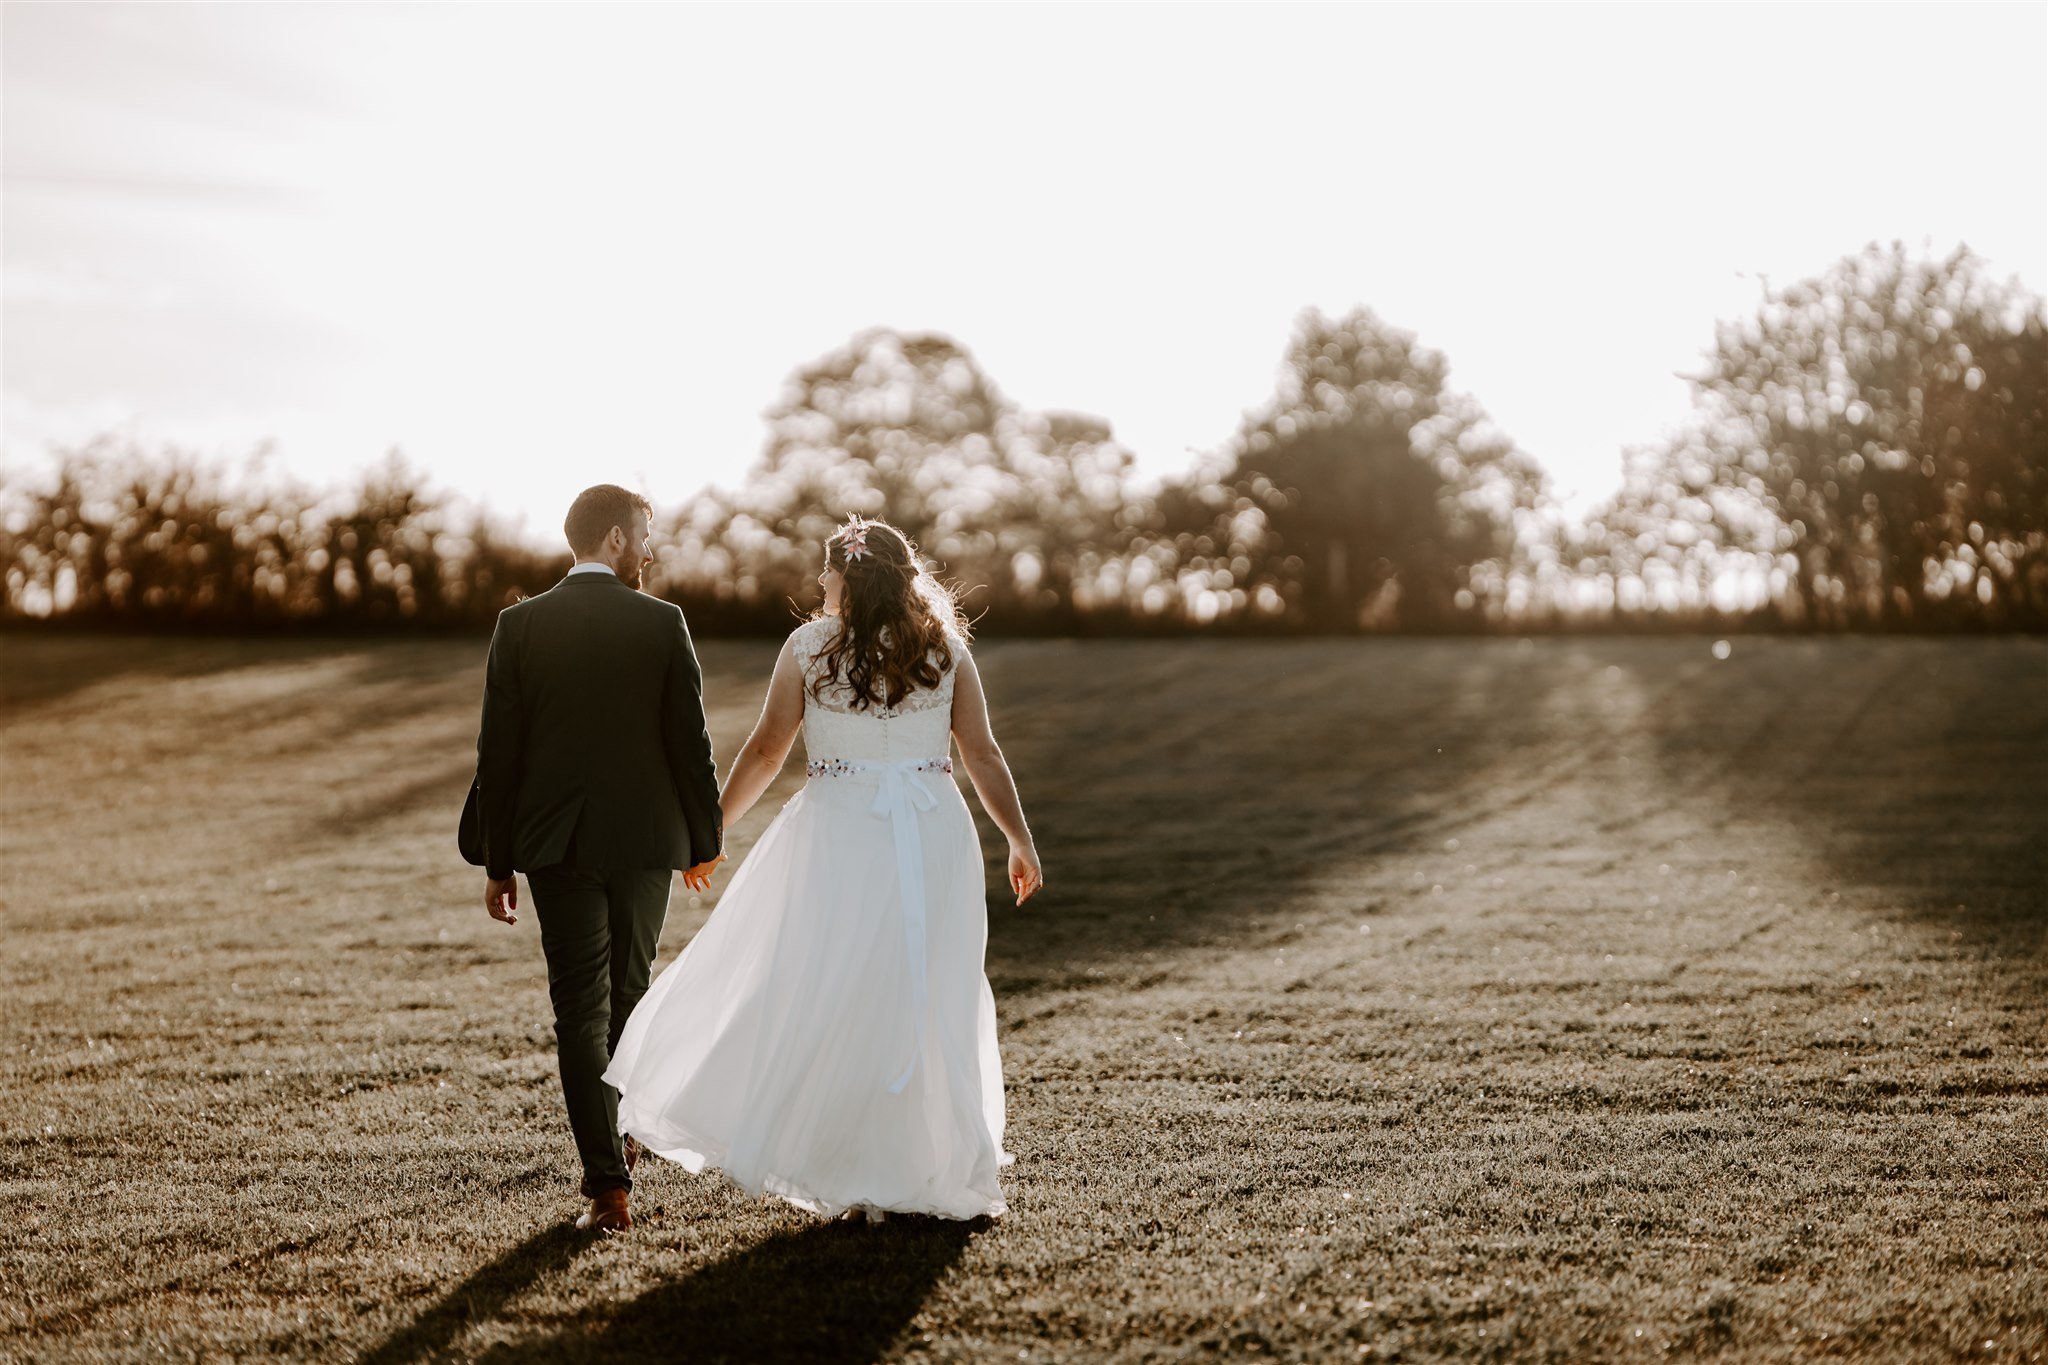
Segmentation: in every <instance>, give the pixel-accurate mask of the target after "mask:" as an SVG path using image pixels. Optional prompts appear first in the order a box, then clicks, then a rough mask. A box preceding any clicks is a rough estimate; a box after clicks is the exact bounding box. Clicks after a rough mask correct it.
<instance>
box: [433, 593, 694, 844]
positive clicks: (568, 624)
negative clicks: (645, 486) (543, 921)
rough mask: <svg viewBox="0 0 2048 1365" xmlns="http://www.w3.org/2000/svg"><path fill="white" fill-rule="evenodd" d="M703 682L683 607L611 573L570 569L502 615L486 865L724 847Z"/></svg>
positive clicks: (485, 811) (484, 733) (490, 672)
mask: <svg viewBox="0 0 2048 1365" xmlns="http://www.w3.org/2000/svg"><path fill="white" fill-rule="evenodd" d="M703 685H704V683H703V674H702V672H701V671H700V670H699V668H698V666H697V651H696V650H695V649H694V648H693V647H692V646H691V644H690V631H689V627H688V626H687V625H685V624H684V622H683V613H682V611H681V610H680V609H678V608H677V607H676V606H675V605H674V604H672V603H669V602H664V601H662V600H661V599H660V598H658V597H650V596H648V595H647V594H645V593H643V592H640V591H638V590H637V589H634V588H629V587H627V586H626V585H625V584H624V583H622V582H620V581H619V579H618V578H617V577H616V576H614V575H612V574H610V573H582V574H571V575H569V576H568V577H566V578H564V579H563V580H562V581H561V582H559V583H557V584H555V586H554V587H552V588H549V589H548V590H547V591H546V592H544V593H541V594H540V595H539V596H537V597H529V598H527V599H526V600H525V601H523V602H519V603H515V604H514V605H512V606H509V607H507V608H505V610H503V611H501V612H499V613H498V625H497V630H496V632H495V633H494V634H493V635H492V636H491V654H490V660H489V662H488V663H487V665H486V666H485V670H484V715H483V728H482V730H481V731H480V732H479V734H478V735H477V741H476V750H477V778H476V785H475V789H474V791H473V792H472V795H473V797H474V798H475V802H476V806H475V810H476V816H477V819H476V822H475V828H476V829H477V831H478V832H480V834H481V844H482V848H481V850H480V852H481V855H482V856H481V858H480V859H479V860H480V861H481V862H482V863H483V865H484V868H485V870H486V871H487V872H488V873H489V874H490V875H491V876H493V877H500V878H502V877H509V876H511V875H512V873H513V871H514V870H515V869H516V870H518V871H522V872H524V871H530V870H531V869H533V868H536V867H547V866H549V865H551V864H554V863H560V862H574V863H575V864H577V865H578V866H582V867H590V868H597V869H601V870H605V871H621V872H625V871H633V870H636V869H654V868H686V867H694V866H696V865H697V864H698V863H703V862H709V861H710V860H711V859H712V858H714V857H716V856H717V855H718V852H719V850H720V848H721V846H722V844H723V840H724V831H723V830H722V829H721V828H720V817H719V809H718V773H717V770H716V769H715V768H714V767H713V766H712V761H711V733H710V730H709V729H708V728H707V726H706V725H705V722H704V694H703Z"/></svg>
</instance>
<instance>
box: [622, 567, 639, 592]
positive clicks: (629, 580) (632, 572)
mask: <svg viewBox="0 0 2048 1365" xmlns="http://www.w3.org/2000/svg"><path fill="white" fill-rule="evenodd" d="M640 569H641V566H640V565H639V564H634V563H626V564H621V565H619V566H618V567H617V572H618V575H619V581H620V582H621V583H624V584H625V585H626V586H627V587H629V588H637V587H639V586H640Z"/></svg>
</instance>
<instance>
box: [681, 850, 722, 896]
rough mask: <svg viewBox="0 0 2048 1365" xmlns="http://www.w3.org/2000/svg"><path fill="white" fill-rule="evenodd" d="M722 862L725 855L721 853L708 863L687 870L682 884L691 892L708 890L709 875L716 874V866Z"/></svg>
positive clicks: (709, 883) (709, 886)
mask: <svg viewBox="0 0 2048 1365" xmlns="http://www.w3.org/2000/svg"><path fill="white" fill-rule="evenodd" d="M724 861H725V855H724V854H723V853H721V854H719V855H718V856H717V857H716V858H713V859H712V860H711V861H710V862H708V863H698V864H697V865H696V866H695V867H692V868H689V869H687V870H686V871H684V873H683V884H684V885H685V886H687V887H689V888H690V889H691V890H692V891H708V890H710V888H711V874H712V873H713V872H716V871H717V870H718V865H719V864H720V863H722V862H724Z"/></svg>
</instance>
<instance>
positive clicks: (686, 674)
mask: <svg viewBox="0 0 2048 1365" xmlns="http://www.w3.org/2000/svg"><path fill="white" fill-rule="evenodd" d="M661 738H662V743H663V744H664V745H665V746H666V747H667V749H668V771H669V776H670V777H671V778H672V779H673V780H674V782H675V784H676V797H677V799H678V800H680V801H681V803H682V807H683V824H684V825H685V827H686V828H687V829H688V831H689V836H690V860H691V862H692V863H693V864H694V863H705V862H709V861H711V859H713V858H715V857H717V856H718V854H719V853H720V852H721V851H722V850H723V849H724V847H725V830H724V828H723V823H722V821H723V816H722V813H721V812H720V810H719V808H718V768H717V765H716V764H715V763H714V762H713V761H712V757H711V728H710V725H709V724H708V723H707V722H706V720H705V718H704V673H703V670H702V669H701V668H700V667H698V664H697V651H696V648H695V647H694V646H693V645H691V643H690V627H689V623H688V622H686V621H685V620H684V619H683V614H682V612H680V611H678V612H677V613H676V635H675V641H674V644H673V646H672V652H671V653H670V656H669V664H668V680H667V682H666V683H665V684H664V685H663V689H662V704H661Z"/></svg>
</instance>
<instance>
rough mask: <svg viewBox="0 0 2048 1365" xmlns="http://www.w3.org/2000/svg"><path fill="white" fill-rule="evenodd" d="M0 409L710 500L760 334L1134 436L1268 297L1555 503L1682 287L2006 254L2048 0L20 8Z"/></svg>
mask: <svg viewBox="0 0 2048 1365" xmlns="http://www.w3.org/2000/svg"><path fill="white" fill-rule="evenodd" d="M0 24H4V33H0V40H4V53H5V56H4V63H5V72H4V75H5V90H4V95H5V129H4V132H5V197H4V255H5V293H6V297H5V318H4V351H0V369H4V375H0V378H4V389H5V417H4V436H0V441H4V449H5V454H6V460H7V465H8V468H9V470H10V471H18V472H28V471H31V470H33V469H34V468H37V467H38V462H39V461H40V460H41V458H42V456H41V454H40V452H42V451H44V450H45V449H46V448H47V446H48V444H49V443H50V442H51V441H55V440H71V439H79V438H82V437H84V436H87V435H90V434H92V433H93V432H96V431H101V430H106V429H108V428H110V427H117V426H118V427H121V428H123V429H125V430H128V431H130V432H132V433H134V434H136V435H138V436H140V437H143V438H144V439H146V440H152V441H153V440H158V439H169V440H176V441H180V442H184V443H187V444H189V445H191V446H193V447H196V448H198V449H200V450H203V451H206V452H210V453H214V454H218V455H220V456H223V457H234V456H239V455H242V454H245V453H246V452H247V451H248V450H249V449H250V448H251V447H252V446H253V445H254V443H255V442H256V441H257V440H259V439H260V438H263V437H275V438H277V440H278V442H279V443H280V449H279V457H280V459H281V460H282V462H283V463H284V464H286V465H287V466H288V467H289V468H291V469H294V470H296V471H299V472H302V473H307V474H311V475H314V476H315V477H318V478H321V479H323V480H338V479H340V478H343V477H345V476H347V475H348V474H349V473H350V471H352V470H353V469H355V468H357V467H360V466H362V465H364V464H367V463H369V462H371V461H372V460H374V459H376V458H377V457H379V456H381V455H382V453H383V452H384V451H385V450H387V449H389V448H391V447H393V446H398V447H402V448H403V449H404V450H405V451H406V453H407V454H408V455H409V456H410V457H412V458H413V459H414V461H415V462H417V463H418V464H420V465H421V466H423V467H425V468H426V469H427V470H428V471H429V472H430V473H431V475H432V476H433V477H434V478H435V479H436V480H437V481H438V482H439V483H440V484H441V486H443V487H446V488H450V489H453V490H456V491H459V492H461V493H463V494H465V495H467V496H472V497H477V498H482V499H486V500H488V501H490V502H492V503H494V504H496V505H497V506H499V507H501V508H504V509H506V510H507V511H513V512H518V513H521V514H523V515H524V516H525V517H526V519H527V522H528V525H529V526H530V527H531V528H533V529H534V531H535V532H536V533H538V534H546V535H549V536H550V537H551V536H552V535H553V534H554V528H556V527H558V526H559V524H560V521H559V518H560V515H561V511H562V509H563V507H564V506H565V505H566V503H567V501H568V499H569V498H570V497H571V496H572V495H573V494H574V492H575V491H576V490H577V489H578V488H581V487H583V486H584V485H586V484H588V483H592V482H598V481H601V480H615V481H619V482H627V483H633V484H637V485H639V486H640V487H642V488H643V489H645V491H647V492H648V493H649V495H650V496H652V497H653V498H654V499H655V500H656V501H657V502H660V503H675V502H679V501H681V500H682V499H684V498H686V497H688V496H689V495H690V494H691V493H693V492H695V491H696V490H698V489H700V488H702V487H703V486H704V485H706V484H712V483H716V484H722V485H725V486H728V487H730V486H733V485H735V484H736V483H737V482H738V481H739V479H740V478H741V476H742V474H743V473H744V471H745V469H746V468H747V466H748V465H749V464H750V463H751V462H752V461H753V459H754V458H755V456H756V455H757V453H758V452H759V449H760V444H761V439H762V424H761V418H760V415H761V412H762V410H763V409H764V408H766V407H767V406H768V405H770V404H771V403H772V402H773V401H774V400H775V398H776V397H777V395H778V393H779V392H780V389H781V385H782V382H783V380H784V379H785V378H786V377H787V376H788V374H789V373H790V371H791V370H793V369H794V368H796V367H797V366H798V365H800V364H802V363H804V362H806V361H808V360H810V359H812V358H814V357H816V356H818V355H821V354H823V353H824V352H826V351H828V350H830V349H832V348H834V347H836V346H838V345H839V344H841V343H842V342H844V341H845V340H846V339H847V338H848V337H849V336H850V335H851V334H852V333H854V332H855V331H857V330H859V329H861V328H863V327H866V326H869V325H872V324H889V325H893V326H897V327H902V328H906V329H925V328H930V329H937V330H940V331H943V332H947V333H949V334H951V335H952V336H954V337H955V338H957V339H958V340H959V341H961V342H962V343H964V344H965V345H967V346H968V347H969V348H970V349H972V350H973V351H974V352H975V354H976V355H977V356H978V357H979V358H980V360H981V361H982V363H983V365H984V366H985V368H986V369H987V370H988V371H989V373H990V374H991V375H992V376H993V377H994V379H995V381H996V383H997V384H998V385H999V386H1000V387H1001V388H1002V389H1003V390H1004V391H1005V392H1006V393H1007V394H1008V395H1009V396H1010V397H1011V398H1013V399H1014V400H1016V401H1017V402H1019V403H1021V404H1023V405H1024V406H1026V407H1030V408H1041V409H1044V408H1059V409H1073V410H1080V411H1086V412H1093V413H1096V414H1099V415H1101V416H1105V417H1107V418H1109V419H1111V420H1112V421H1113V422H1114V423H1115V427H1116V431H1117V434H1118V435H1119V436H1120V437H1121V438H1122V440H1123V441H1124V442H1125V443H1126V444H1127V445H1128V446H1129V447H1130V448H1131V449H1132V450H1133V451H1134V452H1135V453H1136V454H1137V456H1138V457H1139V460H1140V462H1141V464H1142V466H1143V468H1145V469H1146V470H1147V471H1148V472H1153V473H1165V472H1169V471H1172V470H1177V469H1180V468H1183V467H1184V466H1185V465H1186V463H1187V461H1188V459H1189V458H1190V452H1191V451H1194V450H1200V449H1207V448H1212V447H1214V446H1216V445H1218V444H1219V443H1221V442H1223V441H1224V440H1226V439H1228V437H1229V436H1230V435H1231V433H1232V431H1233V430H1234V429H1235V427H1236V425H1237V423H1238V420H1239V418H1240V415H1241V414H1242V412H1243V411H1244V410H1245V409H1247V408H1250V407H1254V406H1256V405H1257V404H1258V403H1260V402H1261V401H1263V400H1264V399H1265V398H1266V397H1267V396H1268V395H1269V394H1270V393H1271V392H1272V388H1273V379H1274V373H1275V367H1276V365H1277V363H1278V361H1279V359H1280V356H1281V353H1282V350H1283V348H1284V346H1285V344H1286V340H1287V336H1288V332H1289V329H1290V327H1291V325H1292V323H1293V320H1294V318H1295V315H1296V314H1297V312H1298V311H1299V310H1300V309H1301V308H1302V307H1304V306H1307V305H1317V306H1320V307H1322V308H1324V309H1325V310H1327V311H1331V312H1336V311H1341V310H1343V309H1345V308H1348V307H1349V306H1351V305H1353V304H1355V303H1364V304H1367V305H1370V306H1371V307H1373V308H1374V309H1376V310H1378V311H1379V312H1380V313H1381V315H1382V316H1384V317H1386V318H1388V319H1389V320H1390V321H1392V322H1393V323H1395V324H1396V325H1398V326H1401V327H1405V328H1408V329H1411V330H1413V331H1415V332H1417V333H1419V335H1420V339H1421V341H1422V342H1423V343H1424V344H1426V345H1429V346H1433V347H1436V348H1439V349H1441V350H1443V351H1444V352H1445V353H1446V354H1447V355H1448V356H1449V358H1450V362H1451V367H1452V374H1451V379H1452V383H1453V384H1454V385H1455V386H1456V387H1458V388H1461V389H1464V390H1465V391H1467V392H1470V393H1472V394H1474V395H1475V396H1476V397H1477V398H1478V399H1479V401H1480V402H1481V403H1482V404H1484V405H1485V406H1486V408H1487V409H1488V410H1489V411H1490V412H1491V413H1492V415H1493V416H1494V418H1495V420H1496V421H1497V422H1498V423H1499V424H1500V425H1501V426H1502V427H1503V428H1504V429H1505V430H1506V431H1507V432H1508V433H1509V434H1510V435H1512V436H1513V437H1514V438H1515V439H1516V440H1517V441H1519V442H1520V443H1521V445H1522V446H1523V447H1524V448H1525V449H1527V450H1529V451H1531V452H1533V453H1534V454H1535V455H1537V456H1538V457H1540V458H1541V459H1542V460H1543V461H1544V462H1545V463H1546V464H1547V465H1548V466H1549V467H1550V469H1551V470H1552V472H1553V474H1554V476H1555V478H1556V479H1557V481H1558V483H1559V484H1560V486H1561V487H1562V488H1563V489H1564V490H1565V491H1566V492H1567V493H1572V494H1575V495H1576V498H1577V502H1578V505H1580V506H1583V505H1585V503H1586V502H1588V501H1589V500H1591V499H1592V498H1594V497H1596V496H1598V495H1600V494H1604V493H1605V492H1607V491H1609V490H1610V489H1611V488H1612V487H1613V486H1614V484H1615V483H1616V482H1617V481H1618V479H1619V476H1620V452H1621V449H1622V447H1623V446H1624V445H1625V444H1628V443H1633V442H1641V441H1647V440H1650V439H1653V438H1654V437H1655V436H1656V434H1657V433H1658V432H1659V431H1660V430H1661V429H1662V428H1664V427H1665V426H1667V425H1669V424H1672V423H1675V422H1676V421H1678V420H1680V419H1682V418H1683V416H1684V414H1685V413H1686V411H1687V408H1688V397H1687V389H1686V386H1685V385H1684V384H1683V383H1682V382H1681V381H1680V380H1679V379H1678V378H1676V377H1675V376H1674V372H1675V371H1684V370H1687V369H1689V368H1692V367H1694V366H1695V364H1696V363H1697V360H1698V356H1699V353H1700V350H1701V348H1702V347H1704V346H1706V345H1707V344H1709V342H1710V341H1711V339H1712V335H1713V323H1714V320H1715V319H1716V318H1717V317H1732V316H1736V315H1738V314H1740V313H1743V312H1745V311H1748V310H1749V309H1751V308H1752V307H1753V306H1754V302H1755V300H1756V298H1757V295H1758V279H1759V277H1767V278H1768V279H1769V280H1770V281H1771V282H1772V283H1773V284H1786V283H1790V282H1791V281H1792V280H1794V279H1796V278H1799V277H1801V276H1804V275H1809V274H1813V273H1817V272H1819V271H1821V270H1823V269H1825V268H1826V267H1827V266H1828V265H1829V264H1830V263H1832V262H1833V261H1835V260H1836V259H1837V258H1839V257H1841V256H1844V255H1847V254H1850V253H1853V252H1855V251H1856V250H1858V249H1859V248H1861V247H1862V246H1863V244H1864V243H1866V242H1868V241H1871V240H1873V239H1875V240H1880V241H1890V240H1891V239H1893V238H1900V239H1903V240H1904V241H1906V242H1907V243H1908V245H1909V246H1911V247H1913V248H1915V249H1918V250H1926V251H1931V252H1936V253H1939V252H1944V251H1946V250H1948V249H1950V248H1952V247H1953V246H1955V245H1956V244H1957V243H1959V242H1965V243H1967V244H1968V245H1970V246H1971V247H1972V248H1974V249H1975V250H1976V251H1977V252H1978V253H1979V254H1980V255H1982V256H1984V257H1985V258H1987V259H1988V261H1989V262H1990V265H1991V268H1992V270H1993V271H1994V273H1995V274H1997V275H1998V276H1999V277H2000V278H2004V277H2006V276H2010V275H2017V276H2019V277H2020V278H2021V280H2022V281H2024V282H2025V283H2026V284H2027V285H2028V286H2029V287H2030V288H2032V289H2034V290H2035V291H2037V292H2048V64H2044V51H2048V7H2044V6H2042V5H2037V4H2028V5H2006V6H1993V7H1972V6H1964V5H1958V4H1942V5H1937V6H1931V7H1927V8H1914V7H1904V6H1900V7H1892V6H1883V7H1879V6H1855V7H1835V6H1816V7H1812V8H1795V7H1792V6H1787V5H1769V6H1721V5H1709V6H1703V7H1698V8H1693V7H1682V8H1674V7H1665V6H1651V5H1627V6H1622V5H1617V6H1599V7H1584V8H1578V7H1570V8H1552V7H1548V6H1538V5H1527V4H1524V5H1514V6H1511V7H1506V8H1490V7H1475V6H1465V5H1449V4H1445V5H1437V6H1429V7H1417V8H1407V7H1401V8H1393V7H1347V8H1336V7H1316V8H1302V9H1283V8H1280V7H1277V6H1274V5H1270V4H1265V5H1260V6H1257V7H1255V8H1244V9H1235V8H1186V9H1183V8H1168V7H1156V6H1142V7H1130V8H1121V7H1108V6H1102V5H1087V6H1074V7H1064V6H1062V7H1053V6H1027V7H1021V8H1008V7H1001V8H992V7H981V6H966V5H959V6H947V7H915V8H888V9H867V8H859V7H855V6H850V5H835V6H832V7H829V8H824V9H809V8H790V7H782V6H767V5H762V6H752V7H745V8H730V9H728V8H698V7H691V8H668V7H660V8H657V7H620V8H606V7H598V6H592V5H578V6H574V7H563V8H551V7H524V6H521V7H513V6H504V7H499V6H492V5H476V6H468V5H465V6H446V7H441V6H434V7H427V6H395V5H375V6H336V7H310V6H297V5H265V6H259V5H247V6H243V5H195V6H178V5H150V6H139V7H132V8H131V7H119V6H101V5H49V6H44V5H26V4H8V5H7V6H6V8H5V10H4V15H0Z"/></svg>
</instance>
